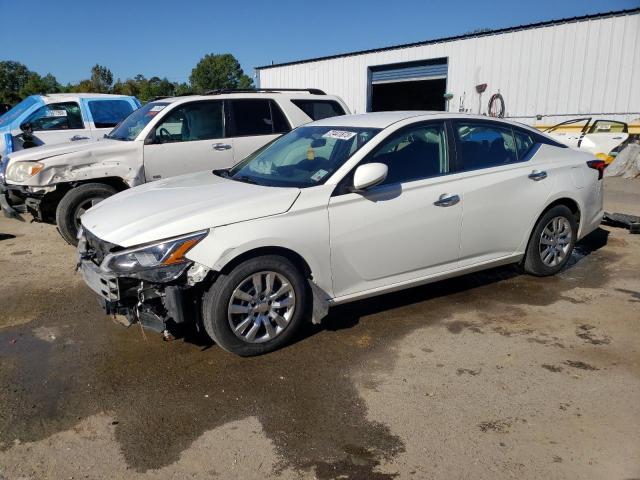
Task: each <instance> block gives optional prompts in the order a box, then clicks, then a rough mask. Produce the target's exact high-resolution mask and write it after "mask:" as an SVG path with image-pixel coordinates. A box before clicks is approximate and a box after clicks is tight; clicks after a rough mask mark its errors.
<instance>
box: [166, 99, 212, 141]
mask: <svg viewBox="0 0 640 480" xmlns="http://www.w3.org/2000/svg"><path fill="white" fill-rule="evenodd" d="M155 135H156V142H158V143H173V142H193V141H197V140H211V139H215V138H222V137H224V121H223V109H222V102H221V101H213V102H192V103H187V104H186V105H183V106H181V107H178V108H176V109H174V110H172V111H171V112H169V113H168V114H167V116H166V117H165V118H163V119H162V121H161V122H160V124H159V125H158V126H157V127H156V129H155Z"/></svg>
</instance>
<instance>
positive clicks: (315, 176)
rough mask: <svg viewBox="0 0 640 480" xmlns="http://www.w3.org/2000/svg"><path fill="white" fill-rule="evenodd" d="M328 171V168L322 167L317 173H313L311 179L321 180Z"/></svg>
mask: <svg viewBox="0 0 640 480" xmlns="http://www.w3.org/2000/svg"><path fill="white" fill-rule="evenodd" d="M327 173H329V172H327V171H326V170H322V169H320V170H318V171H317V172H316V173H314V174H313V175H311V180H313V181H314V182H319V181H320V180H322V179H323V178H324V177H325V176H326V175H327Z"/></svg>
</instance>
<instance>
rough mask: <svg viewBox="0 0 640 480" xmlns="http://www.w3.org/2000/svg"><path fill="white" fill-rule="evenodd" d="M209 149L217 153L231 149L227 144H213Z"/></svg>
mask: <svg viewBox="0 0 640 480" xmlns="http://www.w3.org/2000/svg"><path fill="white" fill-rule="evenodd" d="M211 148H213V149H214V150H217V151H219V152H220V151H222V150H229V149H230V148H231V145H229V144H227V143H214V144H213V145H212V146H211Z"/></svg>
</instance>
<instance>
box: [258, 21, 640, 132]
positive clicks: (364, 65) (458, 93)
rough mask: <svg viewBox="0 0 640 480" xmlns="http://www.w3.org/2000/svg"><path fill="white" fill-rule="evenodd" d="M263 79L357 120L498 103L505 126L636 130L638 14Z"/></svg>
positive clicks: (389, 51) (322, 64)
mask: <svg viewBox="0 0 640 480" xmlns="http://www.w3.org/2000/svg"><path fill="white" fill-rule="evenodd" d="M256 76H257V81H258V84H259V86H260V87H262V88H270V87H289V88H306V87H314V88H320V89H322V90H325V91H326V92H327V93H331V94H336V95H340V96H341V97H342V98H343V99H344V100H345V102H346V103H347V104H348V105H349V107H350V108H351V110H352V111H353V112H355V113H361V112H365V111H378V110H402V109H420V110H423V109H424V110H445V109H448V110H449V111H455V112H457V111H467V112H471V113H478V112H480V113H483V114H486V113H487V110H488V103H489V99H490V97H491V96H492V94H495V93H500V94H501V95H502V97H503V98H504V103H505V116H507V117H510V118H514V119H516V120H519V121H522V122H525V123H529V124H534V125H536V126H541V125H543V124H546V125H552V124H555V123H558V122H561V121H564V120H567V119H570V118H574V117H580V116H585V115H587V116H588V115H593V116H599V117H607V118H611V119H617V120H622V121H625V122H627V123H633V124H634V125H633V126H634V127H636V128H637V125H635V124H637V123H638V120H637V119H638V118H639V117H640V8H637V9H632V10H623V11H617V12H609V13H602V14H595V15H588V16H583V17H575V18H567V19H561V20H553V21H548V22H542V23H535V24H531V25H521V26H517V27H510V28H503V29H499V30H491V31H483V32H478V33H470V34H466V35H459V36H455V37H448V38H439V39H434V40H427V41H424V42H419V43H412V44H406V45H397V46H393V47H387V48H379V49H373V50H365V51H360V52H352V53H344V54H340V55H332V56H328V57H321V58H312V59H308V60H301V61H295V62H288V63H281V64H277V65H266V66H262V67H257V68H256ZM483 84H486V90H485V91H484V93H478V91H479V90H482V87H481V85H483ZM445 94H447V95H446V97H451V98H450V100H449V101H448V102H447V101H446V100H445ZM634 120H635V121H634Z"/></svg>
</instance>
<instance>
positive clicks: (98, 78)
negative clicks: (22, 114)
mask: <svg viewBox="0 0 640 480" xmlns="http://www.w3.org/2000/svg"><path fill="white" fill-rule="evenodd" d="M189 80H190V83H185V82H183V83H179V82H171V81H169V79H167V78H166V77H162V78H161V77H157V76H154V77H151V78H148V79H147V78H145V76H144V75H141V74H138V75H136V76H135V77H134V78H127V79H126V80H120V79H117V80H116V81H115V83H114V81H113V74H112V73H111V70H109V69H108V68H107V67H105V66H103V65H99V64H96V65H94V66H93V67H92V68H91V76H90V77H89V78H87V79H84V80H81V81H80V82H78V83H76V84H71V83H69V84H67V85H65V86H62V85H60V84H59V83H58V81H57V80H56V78H55V77H54V76H53V75H51V74H47V75H45V76H44V77H41V76H40V75H39V74H37V73H36V72H32V71H30V70H29V69H28V68H27V67H26V65H23V64H22V63H19V62H14V61H0V103H10V104H16V103H18V102H19V101H20V100H22V99H23V98H25V97H27V96H29V95H34V94H47V93H57V92H76V93H115V94H121V95H131V96H134V97H138V99H139V100H140V101H141V102H142V103H146V102H148V101H149V100H151V99H153V98H155V97H170V96H176V95H188V94H191V93H194V92H195V93H204V92H205V91H207V90H215V89H217V88H253V80H251V78H250V77H249V76H247V75H245V73H244V72H243V71H242V68H241V67H240V63H239V62H238V60H236V58H235V57H234V56H233V55H231V54H230V53H225V54H222V55H214V54H209V55H205V56H204V57H203V58H202V59H201V60H200V61H199V62H198V64H197V65H196V66H195V68H194V69H193V70H192V71H191V76H190V77H189Z"/></svg>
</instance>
